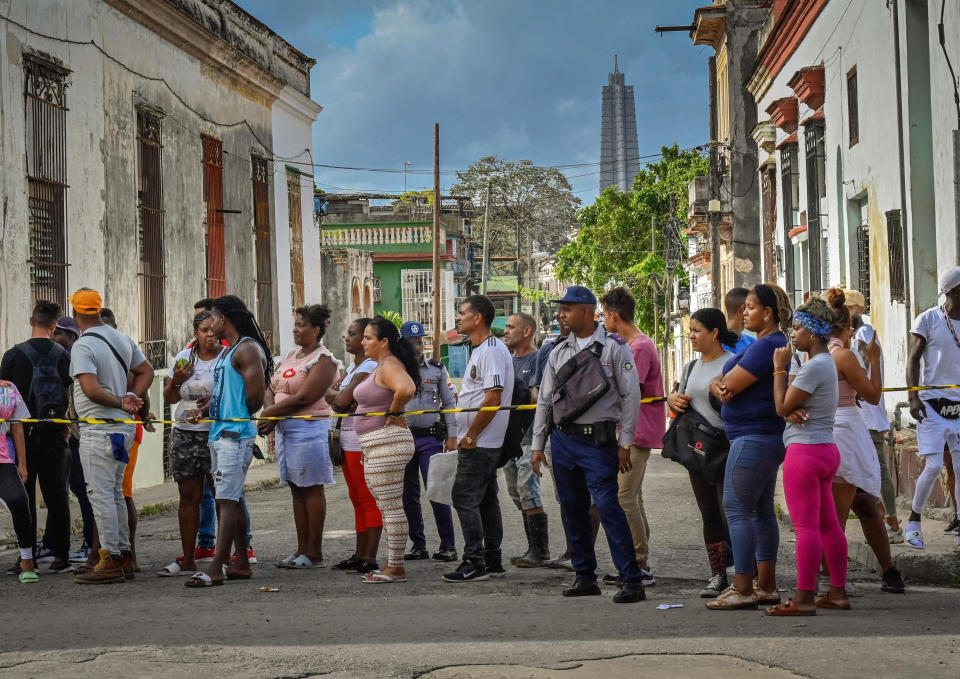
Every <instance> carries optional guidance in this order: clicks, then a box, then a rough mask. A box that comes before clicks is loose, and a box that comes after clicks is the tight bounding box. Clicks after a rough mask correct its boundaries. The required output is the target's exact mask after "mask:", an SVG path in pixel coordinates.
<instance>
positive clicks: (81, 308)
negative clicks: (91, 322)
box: [70, 288, 103, 314]
mask: <svg viewBox="0 0 960 679" xmlns="http://www.w3.org/2000/svg"><path fill="white" fill-rule="evenodd" d="M70 305H71V306H72V307H73V308H74V309H75V310H76V311H78V312H79V313H81V314H99V313H100V310H101V309H102V308H103V298H102V297H101V296H100V293H99V292H97V291H96V290H91V289H90V288H80V289H79V290H77V291H76V292H75V293H73V294H72V295H70Z"/></svg>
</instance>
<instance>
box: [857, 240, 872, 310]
mask: <svg viewBox="0 0 960 679" xmlns="http://www.w3.org/2000/svg"><path fill="white" fill-rule="evenodd" d="M857 268H858V274H857V289H858V290H859V291H860V292H861V293H862V294H863V298H864V300H866V302H867V308H868V309H869V308H870V225H869V224H867V223H863V224H861V225H860V226H858V227H857Z"/></svg>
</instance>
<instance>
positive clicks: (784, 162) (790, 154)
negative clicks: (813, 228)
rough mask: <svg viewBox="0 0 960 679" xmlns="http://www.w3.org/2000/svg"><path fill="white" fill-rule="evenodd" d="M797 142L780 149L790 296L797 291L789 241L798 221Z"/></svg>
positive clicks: (784, 258) (791, 245) (784, 251)
mask: <svg viewBox="0 0 960 679" xmlns="http://www.w3.org/2000/svg"><path fill="white" fill-rule="evenodd" d="M797 155H798V149H797V144H796V143H795V142H794V143H792V144H787V145H786V146H784V147H783V148H782V149H781V150H780V182H781V187H782V189H783V190H782V192H781V198H780V200H781V202H782V204H783V243H784V249H783V262H782V266H783V270H784V273H785V278H786V281H785V283H786V286H787V292H788V293H789V294H790V297H791V298H792V297H794V296H795V295H796V293H797V289H796V274H795V272H794V268H793V267H794V261H793V243H792V242H791V241H790V230H791V229H793V228H794V227H795V226H798V225H799V223H800V218H799V211H800V174H799V167H798V160H797Z"/></svg>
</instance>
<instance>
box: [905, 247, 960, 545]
mask: <svg viewBox="0 0 960 679" xmlns="http://www.w3.org/2000/svg"><path fill="white" fill-rule="evenodd" d="M939 289H940V294H941V295H944V296H945V297H946V301H945V302H944V304H943V305H942V306H939V307H934V308H933V309H927V310H926V311H924V312H923V313H922V314H920V315H919V316H917V318H916V320H914V322H913V327H911V328H910V352H909V355H908V358H907V386H908V387H916V386H932V385H951V384H960V266H952V267H950V268H949V269H947V270H946V271H944V272H943V273H942V274H941V275H940V288H939ZM921 361H922V363H923V369H922V371H921V366H920V364H921ZM909 399H910V415H912V416H913V419H915V420H916V421H917V447H918V448H919V452H920V455H922V456H923V457H924V463H925V464H924V468H923V471H922V472H921V473H920V477H919V478H918V479H917V486H916V489H915V490H914V492H913V506H912V507H911V509H912V510H913V511H912V512H911V513H910V519H909V521H907V532H906V536H905V537H906V541H907V544H908V545H909V546H910V547H913V548H914V549H923V533H922V532H921V530H920V516H921V514H922V512H923V508H924V507H925V506H926V504H927V500H928V499H929V497H930V493H931V491H932V490H933V486H934V484H935V483H936V482H937V481H938V480H939V478H940V470H941V469H942V468H943V450H944V448H945V447H946V448H949V450H950V452H951V454H952V455H953V459H955V460H956V459H960V458H958V453H960V390H958V389H928V390H924V391H911V392H909ZM957 480H958V482H960V476H958V477H957ZM956 490H957V495H958V496H960V488H957V489H956ZM957 542H958V546H960V538H958V540H957Z"/></svg>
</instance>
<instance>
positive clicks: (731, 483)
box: [723, 434, 786, 575]
mask: <svg viewBox="0 0 960 679" xmlns="http://www.w3.org/2000/svg"><path fill="white" fill-rule="evenodd" d="M785 455H786V450H785V449H784V447H783V437H782V436H781V435H779V434H776V435H766V434H751V435H747V436H740V437H738V438H735V439H733V441H731V442H730V455H729V456H728V457H727V467H726V472H725V473H724V477H723V511H724V514H726V516H727V525H728V526H729V528H730V542H731V544H732V545H733V561H734V567H735V569H736V572H737V573H738V574H740V575H743V574H746V573H753V568H754V559H756V560H757V561H776V560H777V550H778V548H779V547H780V529H779V526H778V525H777V515H776V513H775V512H774V511H773V494H774V490H775V489H776V485H777V470H778V469H779V468H780V465H781V464H783V458H784V456H785Z"/></svg>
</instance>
